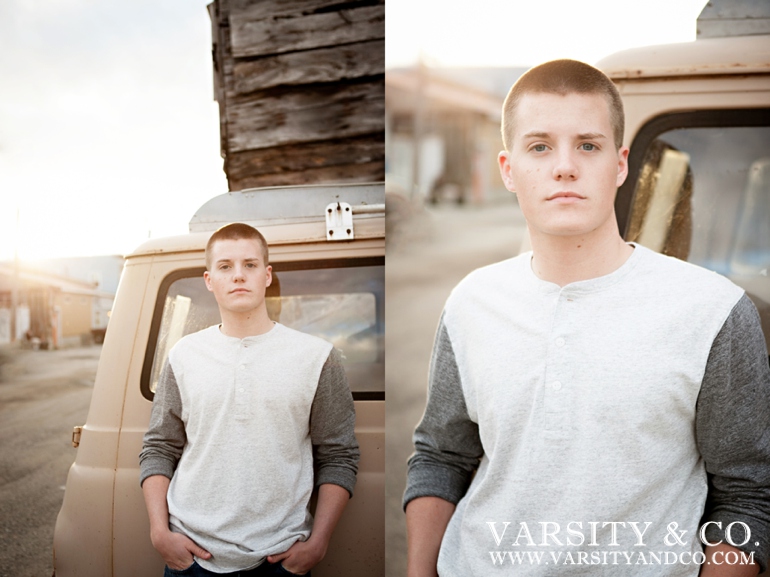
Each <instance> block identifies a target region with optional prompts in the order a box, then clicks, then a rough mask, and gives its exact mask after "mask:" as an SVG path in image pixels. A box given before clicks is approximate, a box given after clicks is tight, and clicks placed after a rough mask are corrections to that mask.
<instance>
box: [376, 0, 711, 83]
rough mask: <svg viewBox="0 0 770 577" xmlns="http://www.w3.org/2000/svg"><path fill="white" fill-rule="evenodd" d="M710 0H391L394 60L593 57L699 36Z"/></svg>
mask: <svg viewBox="0 0 770 577" xmlns="http://www.w3.org/2000/svg"><path fill="white" fill-rule="evenodd" d="M705 5H706V0H634V1H631V0H580V1H576V0H472V1H468V2H463V3H455V2H452V3H448V2H445V1H441V0H419V1H414V0H386V18H385V36H386V45H385V62H386V66H387V67H388V68H392V67H397V66H406V65H410V64H414V63H415V62H416V61H417V60H418V58H419V57H420V55H421V54H422V59H423V62H424V63H425V64H427V65H428V66H532V65H535V64H539V63H541V62H545V61H546V60H553V59H555V58H573V59H576V60H582V61H584V62H588V63H589V64H595V63H596V62H597V61H598V60H599V59H601V58H602V57H604V56H607V55H609V54H612V53H613V52H616V51H618V50H624V49H626V48H634V47H638V46H646V45H649V44H667V43H671V42H687V41H691V40H695V21H696V19H697V17H698V15H699V14H700V12H701V10H702V9H703V7H704V6H705Z"/></svg>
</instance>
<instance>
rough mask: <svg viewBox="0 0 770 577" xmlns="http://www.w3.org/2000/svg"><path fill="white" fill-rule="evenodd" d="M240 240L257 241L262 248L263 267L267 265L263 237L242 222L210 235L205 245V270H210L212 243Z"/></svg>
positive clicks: (265, 246) (266, 252)
mask: <svg viewBox="0 0 770 577" xmlns="http://www.w3.org/2000/svg"><path fill="white" fill-rule="evenodd" d="M240 239H246V240H256V241H258V242H259V245H260V247H261V248H262V260H263V261H264V264H265V266H267V265H268V264H269V262H268V257H269V254H268V249H267V241H266V240H265V237H264V236H262V233H261V232H259V231H258V230H257V229H256V228H254V227H253V226H250V225H248V224H245V223H242V222H233V223H230V224H226V225H225V226H223V227H221V228H219V229H217V231H216V232H215V233H214V234H212V235H211V238H210V239H209V241H208V242H207V243H206V270H211V264H212V263H211V249H212V247H213V246H214V243H216V242H217V241H219V240H240Z"/></svg>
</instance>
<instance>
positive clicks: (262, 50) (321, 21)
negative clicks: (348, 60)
mask: <svg viewBox="0 0 770 577" xmlns="http://www.w3.org/2000/svg"><path fill="white" fill-rule="evenodd" d="M230 34H231V42H232V51H233V56H234V57H235V58H243V57H248V56H265V55H268V54H281V53H285V52H294V51H297V50H310V49H313V48H322V47H326V46H336V45H339V44H351V43H353V42H362V41H365V40H375V39H383V38H385V6H384V4H380V5H377V6H365V7H362V8H352V9H346V10H340V11H338V12H323V13H316V14H302V13H298V14H297V15H296V17H290V16H286V17H275V18H269V19H264V20H251V19H248V18H246V17H244V14H235V13H231V14H230Z"/></svg>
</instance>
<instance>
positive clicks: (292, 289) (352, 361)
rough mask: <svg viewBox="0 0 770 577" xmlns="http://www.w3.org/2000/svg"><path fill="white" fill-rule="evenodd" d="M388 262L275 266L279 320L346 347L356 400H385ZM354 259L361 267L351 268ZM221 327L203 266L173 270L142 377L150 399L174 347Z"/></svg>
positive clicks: (272, 299) (270, 306)
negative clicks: (196, 334)
mask: <svg viewBox="0 0 770 577" xmlns="http://www.w3.org/2000/svg"><path fill="white" fill-rule="evenodd" d="M382 260H383V259H381V258H380V259H356V260H355V261H344V263H340V262H335V263H321V265H320V266H319V263H313V267H314V268H310V267H308V266H307V265H305V267H302V266H297V265H296V264H293V263H292V264H291V265H287V264H283V263H276V264H273V282H272V284H271V285H270V287H268V289H267V296H266V304H267V310H268V315H269V316H270V318H271V319H272V320H274V321H276V322H280V323H281V324H283V325H285V326H288V327H290V328H293V329H296V330H299V331H302V332H305V333H309V334H312V335H315V336H318V337H321V338H323V339H325V340H327V341H329V342H330V343H332V344H333V345H334V346H335V347H336V348H337V349H339V351H340V352H341V353H342V357H343V361H344V364H345V372H346V373H347V377H348V381H349V382H350V388H351V390H352V391H353V396H354V398H356V399H357V400H366V399H384V390H385V370H384V357H385V351H384V347H385V345H384V332H385V331H384V329H385V314H384V313H385V304H384V297H385V274H384V265H383V264H382ZM351 262H353V263H354V264H357V266H350V263H351ZM324 265H328V266H324ZM219 322H221V319H220V316H219V309H218V308H217V304H216V301H215V300H214V296H213V294H212V293H210V292H209V291H208V290H207V289H206V285H205V284H204V282H203V269H190V270H186V271H180V272H177V273H174V274H173V275H171V276H169V278H167V279H166V280H165V281H164V282H163V283H162V285H161V289H160V293H159V296H158V303H157V305H156V310H155V318H154V319H153V326H152V331H151V336H150V342H149V344H148V350H147V354H146V355H145V367H144V371H143V373H142V392H143V394H144V395H145V397H147V398H148V399H151V398H152V396H153V394H154V392H155V387H156V385H157V383H158V378H159V376H160V373H161V369H162V368H163V365H164V363H165V362H166V359H167V358H168V352H169V350H171V348H172V347H173V346H174V344H175V343H176V342H177V341H178V340H179V339H180V338H182V337H183V336H184V335H187V334H190V333H192V332H196V331H199V330H202V329H204V328H206V327H209V326H211V325H215V324H218V323H219Z"/></svg>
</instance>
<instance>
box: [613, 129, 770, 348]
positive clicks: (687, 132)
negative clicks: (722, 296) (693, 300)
mask: <svg viewBox="0 0 770 577" xmlns="http://www.w3.org/2000/svg"><path fill="white" fill-rule="evenodd" d="M705 118H706V120H709V119H708V117H705ZM695 120H697V119H695ZM682 124H684V125H686V124H687V121H686V119H685V121H684V122H681V123H680V124H679V126H682ZM693 124H694V125H693V126H685V127H676V128H672V129H669V130H664V131H661V132H659V133H658V134H657V135H655V136H654V138H651V139H647V142H640V143H637V142H634V145H633V146H644V147H645V148H644V154H643V161H642V164H641V167H640V169H639V172H638V174H637V178H636V186H635V192H634V196H633V204H632V211H631V215H630V220H629V223H628V228H627V231H626V238H627V240H630V241H636V242H639V243H640V244H642V245H644V246H647V247H648V248H651V249H653V250H656V251H658V252H662V253H664V254H668V255H671V256H675V257H677V258H680V259H682V260H687V261H689V262H692V263H695V264H698V265H700V266H703V267H706V268H710V269H711V270H714V271H716V272H718V273H721V274H723V275H725V276H727V277H729V278H730V279H731V280H733V282H735V283H736V284H738V285H740V286H741V287H742V288H743V289H744V290H746V293H747V294H748V296H749V297H750V298H751V299H752V301H753V302H754V304H755V305H756V307H757V309H758V310H759V313H760V317H761V319H762V327H763V330H764V332H765V337H766V339H767V337H768V336H769V335H770V276H768V271H770V127H768V126H697V124H696V122H693ZM632 150H633V148H632ZM637 152H638V151H637ZM768 348H769V349H770V346H769V347H768Z"/></svg>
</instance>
